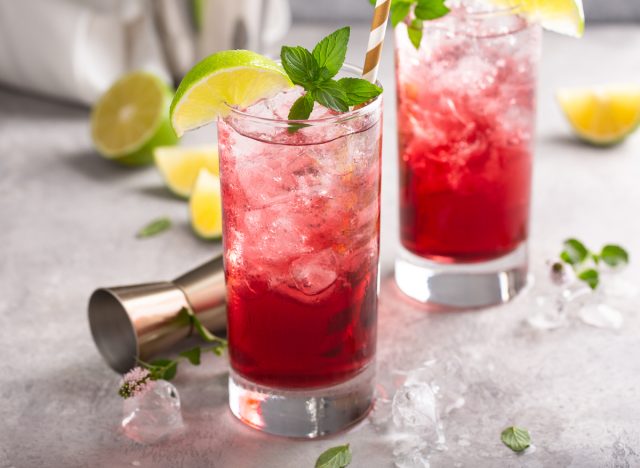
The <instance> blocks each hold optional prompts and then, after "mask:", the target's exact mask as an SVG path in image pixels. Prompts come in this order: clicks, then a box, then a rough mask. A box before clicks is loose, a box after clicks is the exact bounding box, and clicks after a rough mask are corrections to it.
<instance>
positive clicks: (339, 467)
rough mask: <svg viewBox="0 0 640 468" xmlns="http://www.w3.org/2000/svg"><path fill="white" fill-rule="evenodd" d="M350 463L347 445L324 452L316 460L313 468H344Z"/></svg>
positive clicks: (349, 452) (349, 451)
mask: <svg viewBox="0 0 640 468" xmlns="http://www.w3.org/2000/svg"><path fill="white" fill-rule="evenodd" d="M349 463H351V450H350V449H349V444H347V445H338V446H337V447H332V448H330V449H329V450H325V451H324V452H322V454H321V455H320V456H319V457H318V459H317V460H316V464H315V468H344V467H345V466H348V465H349Z"/></svg>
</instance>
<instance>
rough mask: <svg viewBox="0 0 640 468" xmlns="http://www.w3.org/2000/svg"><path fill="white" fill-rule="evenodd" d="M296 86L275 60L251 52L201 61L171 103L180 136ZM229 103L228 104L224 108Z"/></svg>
mask: <svg viewBox="0 0 640 468" xmlns="http://www.w3.org/2000/svg"><path fill="white" fill-rule="evenodd" d="M291 86H293V83H291V80H290V79H289V77H288V76H287V74H286V73H285V72H284V70H283V69H282V68H281V67H280V66H279V65H278V64H277V63H275V62H274V61H273V60H270V59H268V58H267V57H264V56H262V55H260V54H256V53H255V52H251V51H248V50H225V51H222V52H217V53H215V54H213V55H210V56H209V57H207V58H205V59H204V60H202V61H201V62H200V63H198V64H197V65H196V66H195V67H193V68H192V69H191V70H190V71H189V73H187V75H186V76H185V77H184V78H183V79H182V82H181V83H180V86H179V87H178V90H177V91H176V95H175V97H174V98H173V102H172V103H171V123H172V125H173V128H174V130H175V131H176V133H177V134H178V135H182V134H183V133H184V132H186V131H188V130H193V129H195V128H198V127H200V126H202V125H205V124H207V123H210V122H212V121H214V120H215V119H217V118H218V116H220V115H224V114H225V113H226V112H227V110H228V107H227V104H228V105H231V106H239V107H246V106H249V105H251V104H253V103H254V102H256V101H258V100H260V99H263V98H269V97H271V96H274V95H275V94H277V93H279V92H280V91H282V90H283V89H286V88H289V87H291ZM225 103H226V104H225Z"/></svg>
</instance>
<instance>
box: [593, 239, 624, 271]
mask: <svg viewBox="0 0 640 468" xmlns="http://www.w3.org/2000/svg"><path fill="white" fill-rule="evenodd" d="M599 257H600V259H601V260H602V261H603V262H604V263H606V264H607V265H609V266H611V267H616V266H618V265H622V264H625V265H626V264H627V263H629V253H628V252H627V251H626V250H625V249H623V248H622V247H620V246H619V245H614V244H607V245H605V246H604V247H602V251H601V252H600V255H599Z"/></svg>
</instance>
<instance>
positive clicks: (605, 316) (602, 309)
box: [578, 304, 624, 330]
mask: <svg viewBox="0 0 640 468" xmlns="http://www.w3.org/2000/svg"><path fill="white" fill-rule="evenodd" d="M578 316H579V317H580V319H581V320H582V321H583V322H584V323H586V324H587V325H591V326H593V327H597V328H610V329H613V330H617V329H619V328H620V327H622V323H623V321H624V320H623V318H622V314H621V313H620V311H619V310H617V309H614V308H613V307H611V306H609V305H607V304H586V305H584V306H583V307H582V308H581V309H580V311H579V312H578Z"/></svg>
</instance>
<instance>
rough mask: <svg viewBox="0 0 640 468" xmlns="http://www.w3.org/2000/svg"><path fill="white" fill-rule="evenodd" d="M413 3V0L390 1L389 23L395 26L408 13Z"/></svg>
mask: <svg viewBox="0 0 640 468" xmlns="http://www.w3.org/2000/svg"><path fill="white" fill-rule="evenodd" d="M414 3H415V0H413V1H412V0H407V1H397V2H393V3H391V15H390V16H391V24H392V25H393V27H394V28H395V27H396V26H398V24H400V23H401V22H402V21H404V19H405V18H406V17H407V16H408V15H409V12H410V11H411V5H413V4H414Z"/></svg>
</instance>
